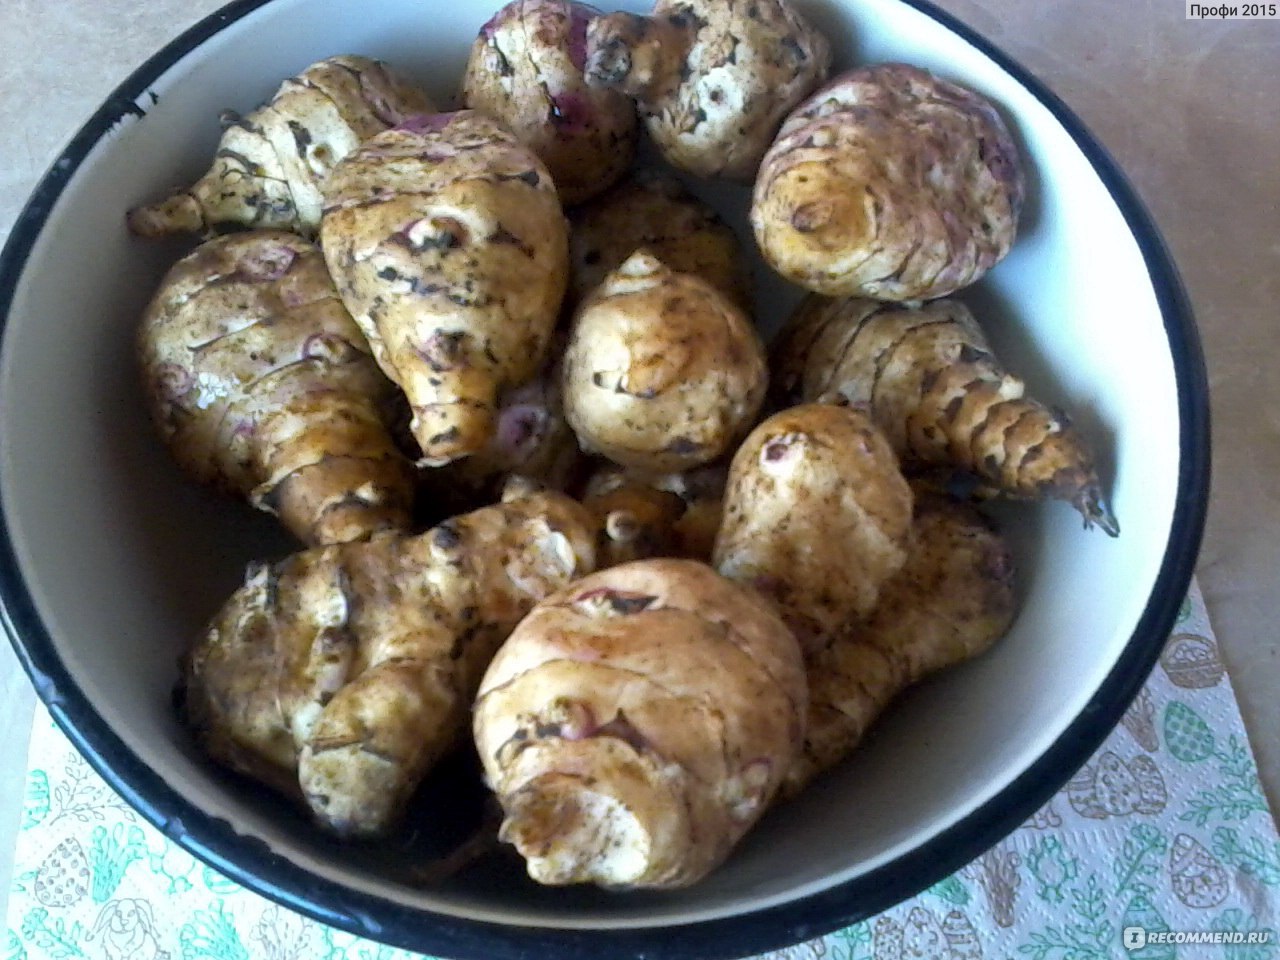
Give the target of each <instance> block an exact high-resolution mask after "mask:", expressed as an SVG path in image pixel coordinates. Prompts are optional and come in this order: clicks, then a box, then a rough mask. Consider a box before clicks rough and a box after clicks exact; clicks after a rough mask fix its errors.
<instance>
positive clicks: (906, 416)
mask: <svg viewBox="0 0 1280 960" xmlns="http://www.w3.org/2000/svg"><path fill="white" fill-rule="evenodd" d="M773 363H774V379H775V383H776V386H777V388H778V390H779V392H780V394H781V395H782V396H783V397H785V398H787V399H789V400H791V401H792V402H799V401H801V400H806V399H813V398H816V397H819V396H821V395H823V394H825V393H827V392H829V391H836V392H838V393H840V394H842V395H843V396H844V397H845V398H846V399H848V400H850V401H852V402H854V403H865V404H868V405H869V407H870V409H871V413H872V416H873V417H874V418H875V420H876V423H878V424H879V425H880V427H881V428H882V429H883V430H884V431H885V434H886V435H887V436H888V437H889V440H890V442H891V443H892V444H893V446H894V449H895V450H897V451H898V453H899V455H900V456H901V457H902V458H903V460H904V461H905V462H908V463H915V464H923V465H936V466H943V467H950V468H955V469H959V470H962V471H966V472H968V473H970V474H972V475H974V476H976V477H977V478H978V479H980V480H981V481H982V482H984V483H985V484H988V485H989V486H991V487H992V488H994V489H995V490H997V491H999V492H1000V493H1002V494H1004V495H1007V496H1011V497H1020V498H1026V499H1059V500H1065V501H1067V502H1068V503H1071V504H1072V505H1073V506H1075V508H1076V509H1077V510H1079V511H1080V513H1081V515H1082V516H1083V517H1084V520H1085V525H1086V526H1092V525H1093V524H1095V523H1096V524H1097V525H1098V526H1099V527H1101V528H1102V529H1103V530H1105V531H1106V532H1107V533H1109V534H1111V535H1112V536H1115V535H1117V534H1118V533H1119V526H1118V524H1117V523H1116V519H1115V517H1114V516H1113V515H1112V513H1111V510H1110V508H1109V507H1108V506H1107V504H1106V500H1105V498H1104V497H1103V493H1102V485H1101V483H1100V481H1099V480H1098V474H1097V470H1096V469H1095V467H1094V460H1093V455H1092V453H1091V452H1090V450H1089V448H1088V446H1087V444H1086V442H1085V439H1084V438H1083V437H1082V436H1081V435H1080V433H1079V431H1077V430H1076V429H1075V428H1074V427H1072V426H1071V424H1070V421H1068V420H1067V417H1066V415H1065V414H1063V413H1061V412H1057V411H1054V410H1051V409H1049V408H1048V407H1046V406H1045V405H1044V404H1042V403H1040V402H1038V401H1036V400H1033V399H1031V398H1029V397H1026V396H1024V387H1023V383H1022V381H1021V380H1019V379H1018V378H1017V377H1014V376H1012V375H1011V374H1009V373H1007V372H1006V371H1005V370H1004V368H1003V367H1002V366H1001V364H1000V361H999V360H998V359H997V358H996V356H995V354H993V353H992V351H991V347H990V345H989V344H988V343H987V339H986V336H985V335H984V334H983V332H982V329H981V328H980V327H979V325H978V322H977V320H976V319H975V318H974V316H973V314H972V313H971V312H970V311H969V309H968V308H967V307H966V306H965V305H964V304H962V303H960V302H959V301H958V300H938V301H934V302H932V303H929V304H926V305H924V306H921V307H906V306H901V305H895V304H883V303H877V302H875V301H872V300H863V299H855V298H849V299H840V300H829V299H826V298H824V297H816V296H811V297H809V298H807V299H805V300H804V301H802V302H801V304H800V306H799V307H798V308H797V309H796V312H795V314H794V315H793V316H792V318H791V320H790V321H789V322H788V325H787V327H786V328H785V329H784V331H783V332H782V334H781V336H780V337H779V339H778V341H777V343H776V344H775V347H774V355H773Z"/></svg>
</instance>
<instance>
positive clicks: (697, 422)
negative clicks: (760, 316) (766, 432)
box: [564, 250, 767, 473]
mask: <svg viewBox="0 0 1280 960" xmlns="http://www.w3.org/2000/svg"><path fill="white" fill-rule="evenodd" d="M766 371H767V364H766V360H765V354H764V345H763V344H762V343H761V341H760V337H759V335H758V334H757V333H756V331H755V328H754V327H753V326H752V325H751V321H750V320H749V319H748V318H747V317H746V316H745V315H744V314H743V313H742V311H741V310H740V309H739V308H738V307H736V306H734V305H733V303H731V302H730V301H729V300H728V299H727V298H726V297H725V296H724V295H723V294H721V293H720V292H719V291H718V290H716V289H715V288H714V287H712V286H711V285H710V284H709V283H707V282H706V281H704V280H701V279H699V278H698V277H695V276H693V275H691V274H682V273H675V272H673V271H671V270H669V269H668V268H667V267H666V266H664V265H663V264H662V263H661V262H660V261H659V260H658V259H657V258H655V257H654V256H652V255H651V254H650V253H649V252H648V251H645V250H641V251H638V252H637V253H635V254H633V255H632V256H631V257H629V258H628V259H627V261H626V262H625V263H624V264H623V265H622V266H621V267H619V268H618V269H617V270H615V271H614V272H613V273H611V274H609V276H608V278H607V279H606V280H605V282H604V283H603V284H601V285H600V287H599V288H598V289H597V290H596V292H595V294H593V295H592V296H591V297H590V299H588V300H587V302H586V303H584V304H583V305H582V306H581V307H580V308H579V310H578V313H577V315H576V316H575V317H574V321H573V326H572V329H571V330H570V334H569V347H568V349H567V351H566V352H565V358H564V404H565V416H566V417H567V419H568V421H569V425H570V426H572V427H573V430H574V433H576V434H577V436H578V441H579V442H580V443H581V445H582V448H583V449H584V450H586V451H588V452H596V453H600V454H602V455H603V456H606V457H608V458H609V459H610V460H613V461H615V462H616V463H620V464H622V465H624V466H629V467H634V468H636V469H637V470H645V471H649V472H653V473H670V472H675V471H680V470H685V469H688V468H691V467H695V466H699V465H701V464H704V463H709V462H711V461H712V460H715V459H716V458H717V457H719V456H720V455H721V454H723V453H725V452H726V451H727V450H729V449H730V447H731V445H732V444H733V443H735V442H736V441H737V440H738V438H740V437H741V436H742V435H743V434H744V433H746V431H747V430H748V429H749V428H750V426H751V424H752V422H754V420H755V417H756V414H757V413H758V412H759V410H760V405H761V404H762V403H763V402H764V395H765V388H766V380H767V372H766Z"/></svg>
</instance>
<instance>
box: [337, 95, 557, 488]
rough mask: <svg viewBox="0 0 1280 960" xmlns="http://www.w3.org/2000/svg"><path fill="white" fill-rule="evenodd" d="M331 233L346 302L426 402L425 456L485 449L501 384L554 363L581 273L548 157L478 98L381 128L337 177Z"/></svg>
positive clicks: (438, 460) (420, 421)
mask: <svg viewBox="0 0 1280 960" xmlns="http://www.w3.org/2000/svg"><path fill="white" fill-rule="evenodd" d="M325 203H326V206H325V214H324V220H323V222H322V224H321V230H320V233H321V240H322V245H323V248H324V252H325V259H326V261H327V262H328V264H329V269H330V272H331V273H332V274H333V276H334V279H335V281H336V282H337V285H338V291H339V292H340V293H341V294H342V297H343V300H344V301H345V302H346V304H347V308H348V309H349V310H350V311H351V313H352V316H354V317H355V319H356V322H357V323H358V324H360V328H361V329H362V330H363V331H364V333H365V336H366V337H368V339H369V343H370V345H371V346H372V347H373V353H374V356H375V357H376V358H377V360H378V363H379V364H380V365H381V366H382V369H383V370H384V371H386V373H387V375H388V376H390V377H391V379H392V380H394V381H396V382H397V383H399V384H400V386H401V387H402V388H403V389H404V391H405V394H406V395H407V396H408V398H409V403H410V405H411V406H412V409H413V421H412V424H411V428H412V430H413V434H414V436H415V437H416V438H417V440H418V444H419V446H420V447H421V448H422V454H423V461H424V462H425V463H427V464H430V465H433V466H439V465H441V464H444V463H447V462H449V461H451V460H455V459H458V458H459V457H464V456H467V455H470V454H474V453H477V452H479V451H480V450H483V449H484V447H485V445H486V444H487V443H488V442H489V440H490V438H491V437H492V436H493V433H494V429H495V426H496V417H497V404H498V397H499V395H500V394H501V393H502V392H503V391H504V390H507V389H510V388H513V387H517V386H519V385H520V384H522V383H525V382H527V381H528V380H530V379H532V378H533V377H534V376H535V375H536V374H537V372H538V370H539V369H540V367H541V366H542V362H543V359H544V357H545V355H546V352H547V346H548V344H549V342H550V339H551V334H552V330H553V329H554V327H555V324H556V319H557V316H558V312H559V309H560V301H561V299H562V298H563V296H564V290H565V284H566V282H567V276H568V257H569V248H568V224H567V222H566V221H565V218H564V214H563V212H562V211H561V209H560V203H559V201H558V199H557V198H556V193H555V187H554V186H553V185H552V183H551V178H550V176H549V174H548V173H547V170H546V167H545V166H543V164H542V162H541V161H540V160H538V158H537V157H535V156H534V155H533V154H532V153H531V152H530V151H529V149H528V148H527V147H524V146H522V145H521V144H520V143H518V142H517V141H516V139H515V138H514V137H513V136H512V135H511V134H510V133H509V132H507V131H506V130H504V129H502V127H500V126H499V125H498V124H497V123H495V122H494V121H493V120H490V119H488V118H487V117H484V116H482V115H480V114H478V113H476V112H474V111H470V110H463V111H459V112H458V113H452V114H437V115H435V116H432V117H420V118H417V119H416V120H414V121H412V122H411V123H408V124H405V125H402V126H400V127H396V128H394V129H391V130H388V131H385V132H384V133H381V134H378V135H377V136H375V137H373V138H372V139H371V140H368V141H366V142H365V143H364V144H363V145H362V146H361V147H360V148H359V149H358V150H356V151H355V152H354V153H353V154H351V156H349V157H347V159H346V160H344V161H343V162H342V163H340V164H339V165H338V166H337V168H336V169H335V170H334V172H333V173H332V175H331V176H330V177H329V179H328V181H327V184H326V187H325Z"/></svg>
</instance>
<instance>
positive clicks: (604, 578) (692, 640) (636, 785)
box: [474, 559, 806, 888]
mask: <svg viewBox="0 0 1280 960" xmlns="http://www.w3.org/2000/svg"><path fill="white" fill-rule="evenodd" d="M805 710H806V690H805V679H804V666H803V663H802V660H801V656H800V650H799V647H798V646H797V644H796V641H795V639H794V637H792V635H791V633H790V631H788V630H787V628H786V626H785V625H784V624H783V623H782V622H781V621H780V620H779V619H778V616H777V614H776V613H775V612H774V611H773V610H772V608H771V607H770V606H769V604H768V603H767V602H765V601H764V600H763V599H762V598H760V597H758V596H756V595H755V594H753V593H752V592H751V591H750V590H748V589H745V588H743V587H741V586H739V585H737V584H733V583H730V582H729V581H727V580H725V579H724V578H722V577H720V576H719V575H718V574H716V573H715V571H713V570H711V569H710V568H709V567H707V566H706V565H705V564H701V563H697V562H695V561H691V560H671V559H666V560H644V561H639V562H637V563H629V564H624V565H623V566H619V567H614V568H612V569H610V570H605V571H602V572H600V573H597V574H594V575H592V576H589V577H587V578H585V579H583V580H580V581H578V582H577V583H574V584H572V585H570V586H569V587H567V588H565V589H563V590H560V591H559V592H557V593H556V594H555V595H553V596H551V597H549V598H547V599H546V600H545V601H543V602H542V603H540V604H539V605H538V606H537V607H535V609H534V610H533V612H532V613H530V614H529V616H528V617H526V618H525V619H524V620H523V621H522V622H521V623H520V625H519V627H517V628H516V630H515V631H514V632H513V633H512V635H511V637H510V639H509V640H508V641H507V642H506V643H505V644H504V645H503V647H502V649H501V650H500V651H499V653H498V655H497V656H496V657H495V658H494V660H493V662H492V663H491V664H490V666H489V670H488V671H487V672H486V674H485V676H484V680H483V682H482V683H481V687H480V693H479V696H478V698H477V700H476V706H475V718H474V727H475V739H476V746H477V748H478V750H479V753H480V759H481V762H482V763H483V764H484V770H485V776H486V778H487V779H488V781H489V784H490V786H492V787H493V789H494V790H495V791H496V793H497V795H498V799H499V801H500V802H501V803H502V806H503V809H504V810H505V812H506V818H505V820H504V822H503V826H502V831H501V837H502V839H504V840H505V841H507V842H508V843H512V844H514V845H515V847H516V849H517V850H518V851H519V852H520V853H521V854H522V855H523V856H524V858H525V860H526V863H527V866H528V870H529V875H530V876H531V877H533V878H534V879H535V880H538V881H539V882H541V883H548V884H568V883H596V884H599V885H602V886H607V887H656V888H671V887H682V886H686V885H688V884H691V883H693V882H695V881H696V880H698V879H700V878H701V877H703V876H704V875H706V873H708V872H709V871H710V870H711V869H712V868H713V867H715V866H716V865H717V864H719V863H720V862H721V861H723V860H724V858H725V857H726V856H728V854H729V852H730V851H731V849H732V848H733V846H734V844H735V843H736V842H737V841H738V839H739V838H740V837H741V836H742V835H743V834H744V833H745V832H746V831H747V829H748V828H749V827H750V826H751V825H752V823H754V822H755V821H756V819H757V818H758V817H759V816H760V815H761V813H762V812H763V811H764V810H765V808H766V807H767V806H768V805H769V802H770V800H771V799H772V797H773V796H774V794H775V792H776V790H777V789H778V786H779V784H780V783H781V781H782V778H783V777H784V776H785V775H786V772H787V770H789V769H790V768H791V764H792V762H793V760H794V758H795V756H796V755H797V750H798V748H799V746H800V743H801V740H802V738H803V726H802V724H803V720H804V716H805Z"/></svg>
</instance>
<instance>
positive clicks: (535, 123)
mask: <svg viewBox="0 0 1280 960" xmlns="http://www.w3.org/2000/svg"><path fill="white" fill-rule="evenodd" d="M599 15H600V14H599V11H597V10H596V9H595V8H593V7H589V6H587V5H586V4H582V3H574V2H572V0H512V2H511V3H508V4H507V5H506V6H504V7H503V8H502V9H501V10H499V11H498V12H497V13H496V14H495V15H494V16H493V18H492V19H491V20H490V21H489V22H488V23H486V24H485V25H484V27H483V28H481V30H480V35H479V36H478V37H477V38H476V41H475V43H474V45H473V46H472V48H471V58H470V59H469V60H468V61H467V70H466V76H465V77H464V78H463V82H462V101H463V105H464V106H466V107H469V108H471V109H473V110H479V111H480V112H481V113H485V114H488V115H489V116H491V117H493V118H494V119H495V120H498V121H499V122H500V123H502V124H504V125H505V126H506V127H507V128H508V129H510V130H511V132H512V133H514V134H515V135H516V136H517V137H519V138H520V140H521V141H522V142H523V143H525V144H526V145H527V146H528V147H529V148H530V149H531V150H532V151H533V152H534V153H536V154H537V155H538V157H539V158H540V159H541V160H542V162H543V163H545V164H546V165H547V169H548V170H550V171H551V179H552V180H553V181H555V185H556V190H557V191H558V192H559V194H560V199H561V201H563V202H564V204H565V205H566V206H568V205H571V204H575V203H581V202H582V201H584V200H589V199H590V198H591V197H593V196H595V195H596V194H598V193H600V192H601V191H602V190H605V189H607V188H608V187H609V186H610V185H611V184H612V183H614V182H615V181H616V180H617V179H618V178H619V177H621V176H622V175H623V174H624V173H626V171H627V168H628V167H629V166H630V165H631V160H632V158H633V157H634V155H635V149H636V139H637V131H636V128H637V121H636V108H635V104H634V103H632V102H631V100H630V99H628V98H627V97H625V96H623V95H622V94H621V93H618V92H616V91H614V90H606V89H601V88H599V87H589V86H587V82H586V80H585V78H584V77H583V75H582V70H583V67H584V66H585V61H586V46H587V24H588V23H589V22H590V21H591V20H593V19H594V18H595V17H597V16H599Z"/></svg>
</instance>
